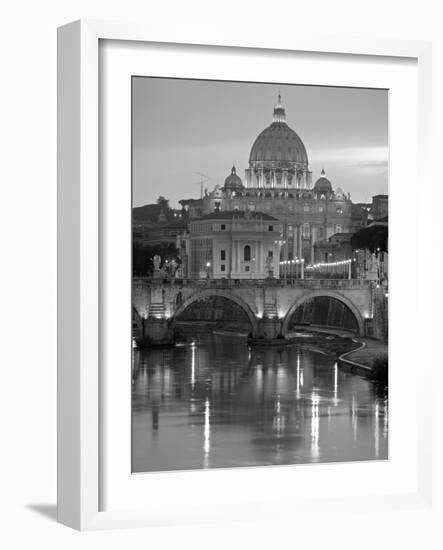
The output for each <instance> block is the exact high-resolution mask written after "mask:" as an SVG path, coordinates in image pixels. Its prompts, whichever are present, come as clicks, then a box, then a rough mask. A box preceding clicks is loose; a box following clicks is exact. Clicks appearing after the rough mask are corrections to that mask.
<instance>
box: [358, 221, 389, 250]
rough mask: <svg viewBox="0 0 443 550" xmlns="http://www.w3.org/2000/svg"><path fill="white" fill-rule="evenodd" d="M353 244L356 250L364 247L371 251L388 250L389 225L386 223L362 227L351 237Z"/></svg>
mask: <svg viewBox="0 0 443 550" xmlns="http://www.w3.org/2000/svg"><path fill="white" fill-rule="evenodd" d="M351 246H352V248H353V249H354V250H356V249H359V248H364V249H367V250H369V251H370V252H375V253H377V252H378V249H379V251H380V252H387V251H388V227H387V226H385V225H370V226H369V227H365V228H364V229H360V231H357V233H354V235H352V237H351Z"/></svg>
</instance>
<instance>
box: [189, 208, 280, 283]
mask: <svg viewBox="0 0 443 550" xmlns="http://www.w3.org/2000/svg"><path fill="white" fill-rule="evenodd" d="M281 235H282V224H281V222H280V221H279V220H278V219H276V218H274V217H273V216H270V215H269V214H265V213H261V212H242V211H221V212H212V213H211V214H207V215H206V216H203V217H201V218H199V219H194V220H191V221H190V224H189V235H188V239H189V259H188V262H187V265H188V273H187V274H186V276H188V277H191V278H204V277H209V278H211V279H212V278H213V279H221V278H231V279H264V278H266V277H270V276H271V277H276V278H278V277H279V259H280V247H281V238H282V237H281Z"/></svg>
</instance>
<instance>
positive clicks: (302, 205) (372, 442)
mask: <svg viewBox="0 0 443 550" xmlns="http://www.w3.org/2000/svg"><path fill="white" fill-rule="evenodd" d="M388 94H389V92H388V90H386V89H366V88H345V87H328V86H308V85H296V84H285V83H259V82H229V81H215V80H213V81H211V80H191V79H179V78H158V77H146V76H143V77H142V76H140V77H137V76H135V77H133V78H132V198H133V201H132V304H131V305H132V344H131V345H132V369H131V373H132V449H131V454H132V471H133V472H134V473H136V472H155V471H173V470H196V469H207V468H234V467H256V466H277V465H295V464H311V463H331V462H351V461H375V460H387V459H388V458H389V454H388V441H389V437H388V434H389V427H388V296H389V269H388V183H389V182H388V175H389V164H388V162H389V160H388V159H389V146H388Z"/></svg>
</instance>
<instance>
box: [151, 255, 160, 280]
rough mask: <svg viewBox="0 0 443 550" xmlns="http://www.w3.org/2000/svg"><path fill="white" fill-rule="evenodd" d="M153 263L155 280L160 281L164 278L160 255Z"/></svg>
mask: <svg viewBox="0 0 443 550" xmlns="http://www.w3.org/2000/svg"><path fill="white" fill-rule="evenodd" d="M152 261H153V263H154V279H159V278H160V277H161V276H162V270H161V269H160V264H161V261H162V259H161V257H160V256H159V255H158V254H156V255H155V256H154V258H153V259H152Z"/></svg>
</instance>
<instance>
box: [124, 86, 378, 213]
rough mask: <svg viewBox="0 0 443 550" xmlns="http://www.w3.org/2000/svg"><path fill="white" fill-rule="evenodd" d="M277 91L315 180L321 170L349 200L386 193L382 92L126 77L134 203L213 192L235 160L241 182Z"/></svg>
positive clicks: (365, 199)
mask: <svg viewBox="0 0 443 550" xmlns="http://www.w3.org/2000/svg"><path fill="white" fill-rule="evenodd" d="M278 91H280V92H281V95H282V104H283V106H284V107H285V109H286V121H287V123H288V125H289V126H290V127H291V128H292V129H293V130H295V131H296V132H297V134H298V135H299V136H300V138H301V140H302V141H303V143H304V144H305V147H306V150H307V153H308V159H309V164H310V169H311V170H312V172H313V174H312V181H313V183H314V182H315V181H316V180H317V178H318V177H319V176H320V172H321V169H322V168H324V169H325V171H326V176H327V177H328V178H329V179H330V180H331V183H332V185H333V187H334V188H335V189H336V188H337V187H341V188H342V189H343V190H344V191H346V192H349V193H351V199H352V200H353V202H370V201H371V197H372V196H373V195H376V194H379V193H382V194H387V193H388V92H387V91H386V90H368V89H355V88H331V87H319V86H296V85H279V84H256V83H243V82H241V83H239V82H220V81H202V80H179V79H165V78H145V77H140V78H134V79H133V147H134V150H133V162H134V166H133V176H134V182H133V183H134V206H141V205H143V204H148V203H152V202H155V201H156V199H157V198H158V196H159V195H163V196H165V197H166V198H167V199H169V200H170V205H171V206H172V207H177V206H178V205H177V201H178V200H179V199H182V198H191V197H193V198H199V197H200V183H199V182H200V175H199V173H202V174H205V175H206V176H207V177H208V178H209V181H207V182H206V183H205V184H204V187H207V188H208V190H212V189H213V187H214V186H215V185H216V184H219V185H223V183H224V180H225V178H226V177H227V176H228V175H229V173H230V171H231V167H232V163H235V166H236V168H237V174H238V175H239V176H240V177H241V178H242V180H244V170H245V169H246V168H247V167H248V159H249V153H250V150H251V147H252V145H253V143H254V140H255V138H256V137H257V136H258V134H259V133H260V132H261V131H262V130H264V129H265V128H266V127H267V126H269V125H270V124H271V121H272V111H273V108H274V105H275V104H276V102H277V94H278Z"/></svg>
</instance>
